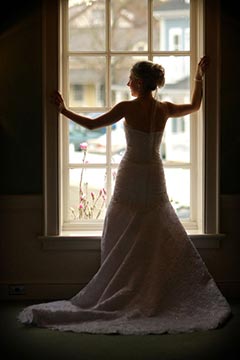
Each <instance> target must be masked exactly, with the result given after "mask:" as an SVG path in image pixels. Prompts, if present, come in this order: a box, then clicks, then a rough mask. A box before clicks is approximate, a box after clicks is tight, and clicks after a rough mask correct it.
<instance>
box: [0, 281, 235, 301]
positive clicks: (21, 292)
mask: <svg viewBox="0 0 240 360" xmlns="http://www.w3.org/2000/svg"><path fill="white" fill-rule="evenodd" d="M85 285H86V284H84V283H79V284H1V285H0V300H1V301H6V300H7V301H12V300H14V301H16V300H17V301H19V300H40V301H47V300H61V299H69V298H71V297H72V296H74V295H75V294H77V293H78V292H79V291H80V290H81V289H82V288H83V287H84V286H85ZM217 286H218V287H219V289H220V291H221V292H222V294H223V295H224V296H225V297H226V298H227V299H240V281H221V282H217Z"/></svg>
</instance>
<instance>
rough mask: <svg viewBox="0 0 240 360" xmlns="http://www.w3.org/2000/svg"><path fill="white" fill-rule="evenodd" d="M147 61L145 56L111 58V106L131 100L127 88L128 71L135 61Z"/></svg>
mask: <svg viewBox="0 0 240 360" xmlns="http://www.w3.org/2000/svg"><path fill="white" fill-rule="evenodd" d="M140 60H147V57H146V56H113V57H112V58H111V95H112V104H116V103H118V102H119V101H123V100H129V99H131V98H132V96H131V92H130V90H129V87H128V86H127V83H128V79H129V75H130V70H131V68H132V66H133V64H135V63H136V62H137V61H140Z"/></svg>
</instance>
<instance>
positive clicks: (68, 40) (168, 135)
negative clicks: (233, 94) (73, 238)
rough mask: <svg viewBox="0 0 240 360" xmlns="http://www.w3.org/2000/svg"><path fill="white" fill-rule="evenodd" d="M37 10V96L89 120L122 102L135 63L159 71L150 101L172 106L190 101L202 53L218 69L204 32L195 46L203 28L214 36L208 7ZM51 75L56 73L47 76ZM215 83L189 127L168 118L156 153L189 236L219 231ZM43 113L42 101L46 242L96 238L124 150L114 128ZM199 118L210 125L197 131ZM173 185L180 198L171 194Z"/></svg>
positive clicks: (139, 4) (148, 1) (153, 3)
mask: <svg viewBox="0 0 240 360" xmlns="http://www.w3.org/2000/svg"><path fill="white" fill-rule="evenodd" d="M44 6H45V15H46V16H45V23H44V29H45V33H44V35H45V36H44V39H45V44H46V49H47V53H45V54H44V55H45V58H44V59H45V60H44V61H45V63H44V64H45V79H46V80H45V83H44V87H45V90H46V93H47V91H50V90H51V89H53V88H56V87H60V89H61V90H62V92H63V94H64V97H65V99H66V101H67V104H68V106H69V107H70V108H71V109H73V110H74V111H76V112H80V113H85V114H90V115H91V116H95V114H96V115H97V114H99V113H102V112H103V111H106V110H108V109H109V108H110V107H111V106H112V105H114V104H115V103H116V102H118V101H121V100H123V99H129V98H130V97H129V91H128V89H127V87H126V82H127V79H128V72H129V69H130V67H131V65H132V64H133V63H134V62H135V61H137V60H138V59H150V60H153V61H156V62H159V63H161V64H162V65H163V66H164V67H165V69H166V85H165V88H164V89H163V91H161V92H160V93H159V98H160V99H163V100H165V99H166V100H170V101H176V102H185V101H188V100H189V97H190V94H191V87H190V86H191V83H192V77H193V75H194V71H195V66H196V61H197V60H198V59H199V57H200V55H202V53H203V49H204V48H205V52H207V53H208V54H209V55H211V54H212V56H213V58H214V61H217V55H215V54H218V49H219V48H218V43H217V42H216V41H215V39H213V37H211V34H210V32H208V37H206V43H205V42H204V41H205V38H204V37H203V35H204V31H203V19H204V21H205V23H204V24H205V27H206V28H208V27H209V28H210V25H212V23H215V25H216V31H217V30H218V28H219V24H218V18H217V14H218V11H219V5H218V1H217V0H216V1H215V0H214V1H213V2H212V3H211V6H210V5H207V4H206V8H205V9H204V8H203V1H201V0H191V1H178V0H169V1H158V0H141V1H139V0H136V1H130V0H129V1H126V2H124V6H123V3H122V2H120V1H117V0H112V1H110V0H106V1H104V0H99V1H96V2H95V1H91V2H86V1H83V0H78V1H77V0H76V1H73V0H69V1H67V0H62V1H60V2H58V1H57V0H55V1H53V2H51V5H50V4H47V2H45V5H44ZM58 6H59V13H58V12H56V9H57V8H58ZM53 13H54V14H55V17H54V16H53ZM48 14H51V15H52V16H51V19H50V17H49V16H48ZM96 14H97V17H96ZM203 14H205V18H204V17H203ZM59 19H60V20H61V21H60V22H59ZM54 21H55V22H54ZM59 24H60V28H59ZM49 29H54V31H55V32H54V31H52V32H49ZM47 30H48V31H47ZM59 30H60V36H59ZM47 33H48V35H49V34H51V36H47V35H46V34H47ZM209 34H210V35H209ZM58 38H60V41H59V43H58V42H57V41H56V40H57V39H58ZM54 41H55V42H56V44H55V46H53V43H54ZM50 44H51V46H50ZM53 68H56V69H58V71H55V72H54V71H51V70H50V69H53ZM50 74H51V75H50ZM58 84H59V85H58ZM217 84H218V74H217V72H216V71H215V72H214V71H213V72H212V73H211V75H210V76H209V80H207V79H206V84H205V85H206V93H208V92H211V94H215V96H213V97H212V99H213V98H214V99H215V100H214V101H212V100H211V102H210V101H208V99H207V98H206V99H205V103H204V104H203V107H202V111H200V112H198V113H197V114H194V115H193V116H191V118H190V117H184V119H169V121H168V123H167V127H166V131H165V134H164V141H163V144H162V147H161V149H160V151H161V154H162V157H163V159H164V167H165V174H166V178H167V184H168V191H169V197H170V199H171V201H172V203H173V206H174V207H175V209H176V212H177V214H178V215H179V218H180V219H181V221H182V223H183V225H184V226H185V228H186V229H187V230H188V231H189V232H190V233H193V232H194V231H196V232H198V233H209V232H211V233H216V232H217V228H218V183H217V181H218V180H217V171H218V153H217V144H218V135H217V134H218V133H217V131H216V129H217V126H218V125H217V124H218V101H217V99H218V97H217V93H216V89H217ZM46 104H47V99H45V103H44V105H45V108H44V109H45V119H46V121H45V151H46V152H45V154H46V156H45V235H59V234H61V233H64V232H68V234H71V233H74V234H76V232H78V233H84V232H85V231H88V230H90V229H91V230H98V231H101V228H102V221H103V218H104V212H105V210H106V207H107V204H108V202H109V200H110V197H111V194H112V191H113V188H114V179H115V176H116V172H117V168H118V164H119V162H120V160H121V157H122V154H123V152H124V149H125V143H124V135H123V129H122V124H121V122H119V123H117V124H115V125H114V126H112V127H108V128H106V129H99V130H98V131H95V132H89V131H87V130H86V129H83V128H80V127H77V126H76V125H74V124H73V123H71V122H70V121H68V120H66V119H60V122H59V121H58V119H57V117H56V115H57V114H56V112H55V111H54V109H53V108H50V107H48V106H47V105H46ZM204 115H205V116H204ZM47 118H54V119H55V122H54V121H52V122H50V121H47ZM206 118H207V119H208V121H209V123H208V122H207V121H206V122H204V119H206ZM58 125H60V126H59V128H58ZM56 134H57V135H56ZM77 136H79V138H78V139H77V140H76V142H75V143H74V140H73V138H74V137H76V138H77ZM209 137H211V141H209ZM86 143H87V147H86ZM57 144H59V146H57ZM50 149H51V151H50ZM211 150H212V151H211ZM205 151H206V152H205ZM56 159H59V160H58V162H56ZM203 159H204V160H205V161H204V162H203ZM209 159H210V160H209ZM212 164H215V165H214V166H212ZM176 178H177V179H178V184H177V185H178V187H180V188H181V191H178V190H176V189H177V187H176V183H175V182H174V181H175V179H176ZM213 188H214V189H215V191H212V189H213ZM183 194H184V195H183ZM87 196H88V197H87ZM96 200H97V205H96V206H95V207H94V211H92V212H91V211H90V210H89V209H88V210H86V209H85V208H84V206H85V203H86V202H87V201H88V205H89V203H90V202H93V203H95V201H96ZM84 202H85V203H84ZM59 209H61V211H60V210H59ZM83 211H84V213H83Z"/></svg>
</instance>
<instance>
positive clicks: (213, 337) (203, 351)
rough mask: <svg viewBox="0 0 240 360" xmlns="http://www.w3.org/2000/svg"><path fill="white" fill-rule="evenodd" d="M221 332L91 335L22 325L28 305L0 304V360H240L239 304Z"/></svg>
mask: <svg viewBox="0 0 240 360" xmlns="http://www.w3.org/2000/svg"><path fill="white" fill-rule="evenodd" d="M229 302H230V304H231V306H232V312H233V316H232V318H231V319H230V320H229V321H228V322H227V324H225V325H224V326H223V327H222V328H219V329H217V330H210V331H205V332H196V333H190V334H178V335H148V336H125V335H124V336H123V335H87V334H75V333H69V332H58V331H52V330H47V329H40V328H35V327H26V326H22V325H21V324H19V323H18V322H17V321H16V315H17V314H18V312H19V311H20V310H21V309H22V307H24V306H26V305H29V303H26V302H8V303H6V302H2V303H1V317H0V319H1V347H0V349H1V350H0V358H1V359H4V360H5V359H6V360H8V359H18V360H19V359H21V360H22V359H23V360H28V359H34V360H38V359H45V360H55V359H58V360H75V359H76V360H77V359H79V360H95V359H97V360H99V359H103V360H128V359H129V360H130V359H131V360H170V359H171V360H200V359H201V360H210V359H211V360H215V359H216V360H222V359H224V360H240V300H239V301H237V300H234V301H231V300H229Z"/></svg>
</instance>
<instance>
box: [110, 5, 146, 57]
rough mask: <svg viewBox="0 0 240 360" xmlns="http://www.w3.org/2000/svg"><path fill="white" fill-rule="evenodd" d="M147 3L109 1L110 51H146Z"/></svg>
mask: <svg viewBox="0 0 240 360" xmlns="http://www.w3.org/2000/svg"><path fill="white" fill-rule="evenodd" d="M147 3H148V2H147V0H141V1H139V0H126V1H119V0H112V1H111V15H112V17H111V32H112V43H111V45H112V50H122V51H146V50H148V45H147V39H148V32H147V17H148V8H147Z"/></svg>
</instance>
